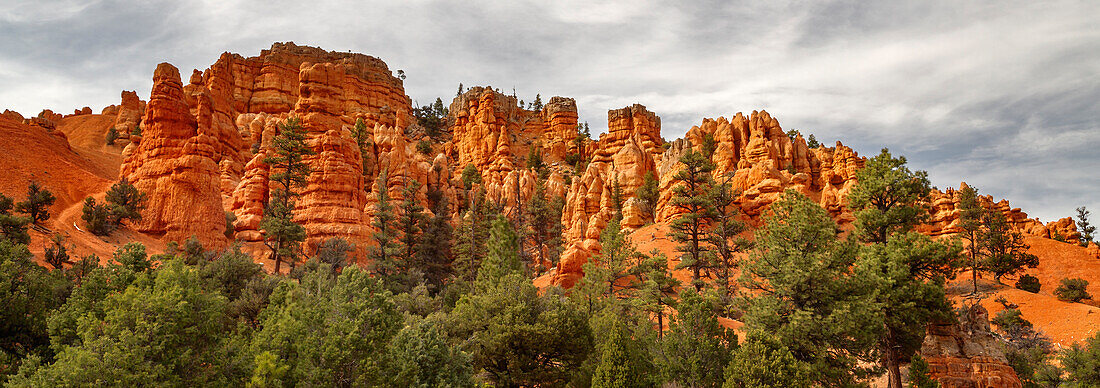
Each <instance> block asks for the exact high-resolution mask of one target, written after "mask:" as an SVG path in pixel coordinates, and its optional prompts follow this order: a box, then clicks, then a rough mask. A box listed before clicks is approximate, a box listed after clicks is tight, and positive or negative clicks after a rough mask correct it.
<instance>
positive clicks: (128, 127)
mask: <svg viewBox="0 0 1100 388" xmlns="http://www.w3.org/2000/svg"><path fill="white" fill-rule="evenodd" d="M145 105H146V103H145V101H142V100H141V99H140V98H138V95H137V92H131V91H126V90H123V91H122V103H121V104H119V105H118V106H117V107H116V109H115V110H116V111H117V113H116V115H115V130H117V131H118V132H119V133H120V134H129V133H131V132H133V131H134V128H138V127H139V126H140V125H141V120H142V117H143V116H145ZM106 113H107V112H106V111H104V114H106Z"/></svg>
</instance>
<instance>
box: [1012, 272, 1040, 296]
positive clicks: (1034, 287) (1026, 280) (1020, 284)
mask: <svg viewBox="0 0 1100 388" xmlns="http://www.w3.org/2000/svg"><path fill="white" fill-rule="evenodd" d="M1016 288H1019V289H1021V290H1024V291H1027V292H1030V293H1033V294H1037V293H1039V289H1040V288H1042V284H1039V278H1037V277H1034V276H1031V275H1027V274H1024V275H1022V276H1020V279H1019V280H1017V281H1016Z"/></svg>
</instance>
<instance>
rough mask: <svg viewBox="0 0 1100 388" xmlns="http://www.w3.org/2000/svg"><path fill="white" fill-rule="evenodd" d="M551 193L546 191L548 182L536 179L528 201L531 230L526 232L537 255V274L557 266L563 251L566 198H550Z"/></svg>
mask: <svg viewBox="0 0 1100 388" xmlns="http://www.w3.org/2000/svg"><path fill="white" fill-rule="evenodd" d="M550 196H551V195H550V194H549V193H547V192H546V184H545V183H544V181H543V180H541V179H539V180H535V191H534V193H532V194H531V199H530V200H529V201H528V202H527V210H526V213H527V217H526V219H527V220H528V223H529V224H530V230H529V231H528V233H526V234H525V237H526V239H527V240H528V241H529V244H530V246H531V248H532V249H533V251H534V252H535V255H534V257H533V259H534V260H535V266H534V267H535V268H534V271H535V274H536V275H539V274H542V273H543V272H544V271H546V270H547V269H548V268H547V266H545V264H546V263H547V262H549V264H550V265H549V266H548V267H550V268H552V267H555V266H557V263H558V258H559V257H560V256H561V252H562V236H561V232H562V226H561V213H562V208H564V207H565V200H564V199H563V198H561V197H556V196H555V197H553V198H548V197H550Z"/></svg>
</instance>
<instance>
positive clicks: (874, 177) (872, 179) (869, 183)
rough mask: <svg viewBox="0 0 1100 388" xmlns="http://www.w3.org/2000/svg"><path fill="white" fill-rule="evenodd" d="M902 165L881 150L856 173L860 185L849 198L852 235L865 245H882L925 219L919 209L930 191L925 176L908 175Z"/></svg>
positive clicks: (924, 212) (916, 173)
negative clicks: (854, 218) (853, 231)
mask: <svg viewBox="0 0 1100 388" xmlns="http://www.w3.org/2000/svg"><path fill="white" fill-rule="evenodd" d="M905 163H906V160H905V157H904V156H901V157H897V158H895V157H893V155H891V154H890V150H888V149H886V148H883V149H882V152H881V153H879V154H878V155H877V156H875V157H873V158H871V159H868V160H867V163H866V165H864V167H863V168H862V169H860V170H859V171H858V172H856V181H857V182H859V184H857V185H856V186H855V187H853V188H852V192H851V193H850V194H849V195H848V207H849V208H851V209H852V210H853V211H854V212H855V217H856V222H855V225H856V231H855V233H856V234H857V235H859V237H860V239H861V240H863V241H864V242H870V243H884V242H886V240H887V238H889V236H892V235H894V234H897V233H905V232H908V231H910V230H912V229H913V227H915V226H916V225H918V224H920V223H921V222H922V221H924V220H925V219H926V218H927V217H928V212H927V211H926V210H925V209H924V208H922V207H921V206H920V205H919V204H920V203H921V202H923V201H925V200H926V199H927V198H928V193H929V191H930V190H931V183H930V182H929V181H928V173H927V172H924V171H910V170H909V168H908V167H906V166H905Z"/></svg>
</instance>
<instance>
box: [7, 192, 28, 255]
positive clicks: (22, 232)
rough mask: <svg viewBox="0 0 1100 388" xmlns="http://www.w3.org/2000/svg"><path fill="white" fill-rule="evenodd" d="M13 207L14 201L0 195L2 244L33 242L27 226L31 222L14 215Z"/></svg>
mask: <svg viewBox="0 0 1100 388" xmlns="http://www.w3.org/2000/svg"><path fill="white" fill-rule="evenodd" d="M12 207H13V205H12V199H11V198H9V197H8V196H6V195H4V194H0V242H3V241H11V242H13V243H16V244H28V243H30V242H31V236H30V235H29V234H27V224H28V223H30V222H31V220H30V219H29V218H26V217H20V216H17V215H14V214H12V213H11V210H12Z"/></svg>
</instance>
